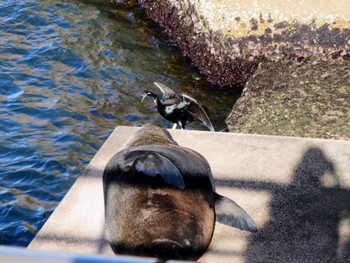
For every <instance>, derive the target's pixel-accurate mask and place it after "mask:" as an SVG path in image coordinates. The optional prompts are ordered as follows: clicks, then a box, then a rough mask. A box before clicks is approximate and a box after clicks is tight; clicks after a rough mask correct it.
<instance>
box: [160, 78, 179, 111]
mask: <svg viewBox="0 0 350 263" xmlns="http://www.w3.org/2000/svg"><path fill="white" fill-rule="evenodd" d="M154 85H155V86H156V87H157V88H158V89H160V91H161V92H162V93H163V99H162V102H163V105H165V106H168V105H176V104H178V103H179V102H180V101H181V99H180V97H179V96H178V95H177V94H176V93H175V92H174V91H173V90H172V89H171V88H169V87H168V86H166V85H164V84H162V83H159V82H154Z"/></svg>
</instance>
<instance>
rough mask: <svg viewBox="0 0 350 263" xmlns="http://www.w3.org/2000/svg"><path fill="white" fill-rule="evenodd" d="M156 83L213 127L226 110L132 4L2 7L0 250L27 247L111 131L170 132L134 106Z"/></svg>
mask: <svg viewBox="0 0 350 263" xmlns="http://www.w3.org/2000/svg"><path fill="white" fill-rule="evenodd" d="M153 81H160V82H165V83H167V84H169V85H170V86H172V87H173V88H174V89H175V90H178V91H179V92H185V93H188V94H189V95H191V96H193V97H195V98H197V99H199V100H201V101H202V102H204V103H205V104H207V106H208V108H209V110H211V111H212V112H214V113H213V114H211V115H210V116H211V117H212V119H214V120H213V123H214V126H215V125H216V124H217V126H220V125H221V124H223V122H224V117H226V114H228V112H229V110H230V107H231V106H232V104H233V101H232V94H229V93H227V92H226V91H222V92H219V93H218V92H217V91H215V88H213V87H210V85H208V84H205V83H206V82H205V81H203V80H202V77H201V76H200V75H199V73H198V72H197V71H196V69H195V68H193V67H191V65H190V64H189V63H188V62H187V61H186V59H184V58H183V57H182V56H181V53H180V52H179V50H178V49H177V48H175V47H174V46H173V45H172V44H170V43H168V42H167V40H166V39H164V38H163V37H162V36H161V35H160V34H159V32H158V31H157V30H154V25H153V24H152V23H150V21H148V20H147V19H145V17H144V16H143V13H142V11H141V10H140V9H139V8H137V7H136V8H134V9H133V10H126V11H125V10H117V11H115V12H114V13H113V16H111V13H109V12H108V11H107V10H104V8H101V7H99V6H96V5H93V4H84V3H82V2H78V1H69V2H66V1H47V0H46V1H34V0H33V1H31V0H28V1H24V0H23V1H13V0H1V1H0V138H1V141H0V244H4V245H17V246H26V245H27V244H28V243H29V242H30V241H31V240H32V238H33V237H34V236H35V234H36V233H37V231H38V230H39V229H40V227H41V226H42V225H43V223H44V222H45V220H46V219H47V218H48V217H49V215H50V214H51V213H52V211H53V210H54V209H55V207H56V206H57V204H58V203H59V201H60V200H61V199H62V198H63V196H64V195H65V193H66V192H67V191H68V189H69V188H70V186H71V185H72V184H73V183H74V181H75V180H76V178H77V177H78V176H79V174H81V172H82V171H83V169H84V167H85V166H86V165H87V164H88V163H89V161H90V160H91V158H92V157H93V156H94V154H95V153H96V152H97V151H98V149H99V148H100V146H101V145H102V144H103V142H104V141H105V140H106V138H107V137H108V136H109V134H110V133H111V132H112V131H113V129H114V128H115V127H116V126H117V125H131V126H140V125H142V124H144V123H148V122H153V123H155V124H157V125H161V126H165V127H167V126H169V123H168V122H166V121H164V120H163V119H162V118H161V117H160V116H159V115H158V114H157V112H155V109H154V107H153V106H152V105H151V103H147V102H146V103H144V104H140V98H141V96H142V90H143V89H146V88H147V89H153V87H152V82H153ZM203 83H204V84H203ZM214 94H215V95H214ZM230 97H231V98H230ZM225 105H226V106H225ZM227 105H229V107H228V106H227ZM199 128H200V127H199ZM219 128H220V127H219ZM204 129H205V128H204Z"/></svg>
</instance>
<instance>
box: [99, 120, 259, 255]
mask: <svg viewBox="0 0 350 263" xmlns="http://www.w3.org/2000/svg"><path fill="white" fill-rule="evenodd" d="M103 191H104V202H105V222H106V234H107V240H108V242H109V244H110V245H111V247H112V249H113V251H114V252H115V253H116V254H128V255H137V256H147V257H156V258H160V259H162V260H168V259H178V260H197V259H198V258H199V257H200V256H201V255H202V254H203V253H204V252H205V251H206V250H207V248H208V246H209V244H210V242H211V239H212V236H213V232H214V226H215V220H219V221H221V222H223V223H225V224H229V225H231V226H234V227H238V228H240V229H243V230H248V231H251V232H256V231H257V228H256V225H255V223H254V221H253V220H252V219H251V218H250V217H249V216H248V215H247V214H246V212H245V211H244V210H243V209H242V208H240V207H239V206H238V205H237V204H236V203H235V202H233V201H232V200H230V199H228V198H226V197H223V196H220V195H218V194H217V193H215V191H214V188H213V185H212V174H211V169H210V166H209V163H208V162H207V160H206V159H205V158H204V157H203V156H202V155H200V154H199V153H197V152H195V151H193V150H191V149H188V148H185V147H181V146H179V145H177V143H176V142H175V141H174V140H173V139H172V138H171V136H170V134H169V133H168V132H167V131H166V130H164V129H161V128H159V127H155V126H146V127H143V128H140V129H139V130H138V131H137V132H136V133H135V134H134V135H133V136H131V138H130V139H129V141H128V142H127V143H126V144H125V145H124V147H123V148H122V149H121V150H120V151H119V152H117V153H116V154H115V155H114V156H113V157H112V158H111V159H110V160H109V162H108V164H107V166H106V167H105V170H104V173H103Z"/></svg>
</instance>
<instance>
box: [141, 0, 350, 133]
mask: <svg viewBox="0 0 350 263" xmlns="http://www.w3.org/2000/svg"><path fill="white" fill-rule="evenodd" d="M139 2H140V3H141V4H142V6H143V7H144V9H145V11H146V13H147V14H148V16H149V17H151V18H152V19H153V20H155V21H156V22H158V23H159V24H160V26H161V27H162V28H163V29H164V32H165V33H166V34H167V35H168V36H169V37H170V38H171V39H173V40H174V41H176V42H177V43H178V45H179V46H180V48H181V49H182V51H183V53H184V55H186V56H188V57H189V58H190V59H191V60H192V61H193V63H194V64H196V65H197V66H198V68H199V70H200V71H201V72H202V73H203V74H204V75H206V76H207V77H208V80H209V81H210V82H212V83H214V84H216V85H219V86H230V87H233V88H234V87H238V86H242V85H244V86H245V88H244V92H243V94H242V97H241V98H240V99H239V100H238V101H237V103H236V104H235V106H234V108H233V111H232V113H231V114H230V116H229V117H228V118H227V120H226V122H227V125H228V127H229V130H230V131H236V132H250V133H265V134H279V135H292V136H310V137H321V138H342V139H344V138H350V128H349V126H350V124H349V123H350V113H349V110H348V109H349V106H350V105H349V101H350V100H349V94H350V88H349V87H350V75H349V63H350V3H348V2H346V3H345V2H342V4H339V2H338V1H335V0H308V1H306V0H305V1H298V2H294V1H288V0H285V1H278V2H276V1H271V0H264V1H259V2H258V1H253V0H247V1H236V0H221V1H215V0H213V1H198V0H164V1H154V0H139Z"/></svg>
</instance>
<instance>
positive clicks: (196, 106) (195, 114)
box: [141, 82, 215, 131]
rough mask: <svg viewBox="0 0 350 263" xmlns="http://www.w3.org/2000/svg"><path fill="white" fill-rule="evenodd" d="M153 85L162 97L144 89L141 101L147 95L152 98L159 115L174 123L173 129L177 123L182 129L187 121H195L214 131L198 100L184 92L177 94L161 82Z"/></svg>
mask: <svg viewBox="0 0 350 263" xmlns="http://www.w3.org/2000/svg"><path fill="white" fill-rule="evenodd" d="M154 85H155V86H156V87H157V88H159V89H160V91H161V92H162V93H163V97H162V99H160V98H159V96H158V95H157V94H155V93H154V92H152V91H149V90H145V91H144V93H143V97H142V100H141V103H142V102H143V101H144V99H145V98H147V97H148V96H149V97H151V98H153V102H154V104H155V105H156V107H157V110H158V112H159V113H160V115H162V116H163V117H164V118H165V119H166V120H168V121H170V122H172V123H174V125H173V129H176V127H177V125H179V126H180V128H181V129H183V130H184V129H185V127H186V125H187V124H188V123H190V122H192V121H197V122H199V123H200V124H202V125H204V126H206V127H207V128H208V129H209V130H210V131H215V130H214V127H213V125H212V123H211V121H210V119H209V117H208V115H207V113H206V112H205V110H204V108H203V106H202V104H201V103H200V102H198V101H197V100H195V99H194V98H192V97H190V96H188V95H186V94H181V95H178V94H176V93H175V92H174V91H173V90H172V89H171V88H169V87H167V86H166V85H164V84H162V83H159V82H154Z"/></svg>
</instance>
